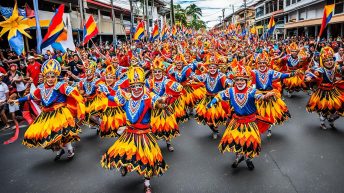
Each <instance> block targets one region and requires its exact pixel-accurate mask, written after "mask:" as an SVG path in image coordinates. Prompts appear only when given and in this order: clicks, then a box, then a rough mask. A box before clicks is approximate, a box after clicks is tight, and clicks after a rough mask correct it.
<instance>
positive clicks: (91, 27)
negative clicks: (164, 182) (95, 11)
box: [83, 15, 98, 45]
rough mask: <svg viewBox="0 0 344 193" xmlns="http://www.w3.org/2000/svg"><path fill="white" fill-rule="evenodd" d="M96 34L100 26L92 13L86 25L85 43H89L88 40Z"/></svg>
mask: <svg viewBox="0 0 344 193" xmlns="http://www.w3.org/2000/svg"><path fill="white" fill-rule="evenodd" d="M96 35H98V27H97V24H96V22H95V21H94V18H93V16H92V15H91V16H90V17H89V18H88V20H87V22H86V23H85V26H84V39H83V42H84V45H85V44H87V42H88V41H90V39H92V38H93V37H94V36H96Z"/></svg>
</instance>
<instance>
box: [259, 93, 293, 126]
mask: <svg viewBox="0 0 344 193" xmlns="http://www.w3.org/2000/svg"><path fill="white" fill-rule="evenodd" d="M267 92H269V91H257V94H259V93H262V94H263V95H265V94H266V93H267ZM274 92H275V93H276V96H274V97H270V98H268V99H266V100H264V99H258V100H256V107H257V112H258V115H260V116H261V117H264V118H265V119H266V120H269V121H270V122H271V123H273V124H274V125H280V124H282V123H284V122H285V121H286V120H288V119H289V118H290V113H289V110H288V107H287V105H286V104H285V102H284V101H283V100H282V99H281V94H280V92H279V91H277V90H275V91H274Z"/></svg>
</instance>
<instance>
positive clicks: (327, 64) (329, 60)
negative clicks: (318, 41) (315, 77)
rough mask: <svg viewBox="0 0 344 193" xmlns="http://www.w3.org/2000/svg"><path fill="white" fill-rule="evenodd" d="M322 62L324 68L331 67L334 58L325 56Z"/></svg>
mask: <svg viewBox="0 0 344 193" xmlns="http://www.w3.org/2000/svg"><path fill="white" fill-rule="evenodd" d="M323 64H324V67H325V68H333V66H334V60H333V58H326V59H324V60H323Z"/></svg>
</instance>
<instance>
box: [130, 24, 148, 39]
mask: <svg viewBox="0 0 344 193" xmlns="http://www.w3.org/2000/svg"><path fill="white" fill-rule="evenodd" d="M144 34H145V22H144V21H140V23H139V24H138V25H137V27H136V31H135V33H134V37H133V40H134V41H137V42H138V41H140V40H141V39H142V37H143V36H144Z"/></svg>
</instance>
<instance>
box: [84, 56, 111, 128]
mask: <svg viewBox="0 0 344 193" xmlns="http://www.w3.org/2000/svg"><path fill="white" fill-rule="evenodd" d="M96 66H97V64H96V63H95V62H94V61H92V60H87V61H86V62H85V68H86V78H85V79H83V80H81V81H80V82H79V85H78V86H79V90H80V93H81V94H82V95H83V96H84V98H85V106H86V118H85V121H84V123H85V124H86V125H88V126H95V127H96V128H97V133H98V132H99V128H98V127H97V126H99V125H100V120H99V115H98V113H99V112H101V111H102V110H104V109H105V108H106V106H107V104H108V101H107V99H106V97H105V96H104V95H103V93H100V92H99V91H98V85H99V84H103V81H102V80H101V79H100V78H97V77H96V76H95V70H96Z"/></svg>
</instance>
